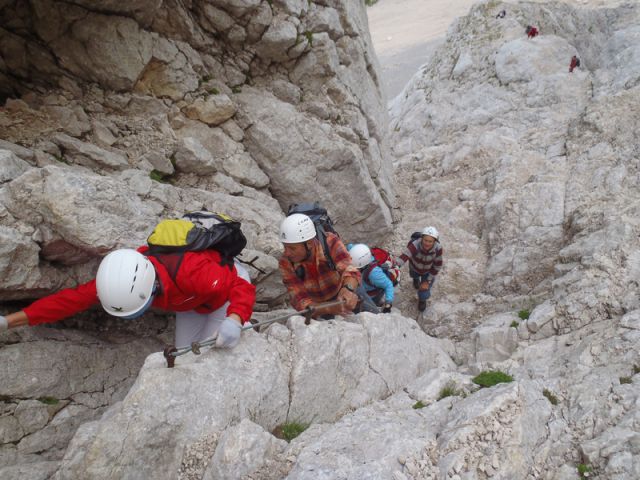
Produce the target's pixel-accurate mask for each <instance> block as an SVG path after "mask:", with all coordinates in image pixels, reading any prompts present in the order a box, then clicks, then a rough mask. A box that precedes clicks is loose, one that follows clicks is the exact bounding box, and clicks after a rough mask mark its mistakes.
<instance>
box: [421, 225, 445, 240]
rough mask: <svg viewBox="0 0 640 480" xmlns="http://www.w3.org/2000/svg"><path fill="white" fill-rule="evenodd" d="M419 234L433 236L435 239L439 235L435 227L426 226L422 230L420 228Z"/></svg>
mask: <svg viewBox="0 0 640 480" xmlns="http://www.w3.org/2000/svg"><path fill="white" fill-rule="evenodd" d="M421 234H422V235H429V236H430V237H433V238H435V239H436V240H438V236H439V235H440V234H439V233H438V230H436V227H427V228H425V229H424V230H422V232H421Z"/></svg>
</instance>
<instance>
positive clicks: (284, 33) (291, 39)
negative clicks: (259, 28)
mask: <svg viewBox="0 0 640 480" xmlns="http://www.w3.org/2000/svg"><path fill="white" fill-rule="evenodd" d="M297 41H298V31H297V29H296V26H295V25H294V24H293V23H291V22H289V21H288V20H287V19H286V17H285V16H276V17H275V18H274V19H273V20H271V25H270V26H269V28H268V29H267V31H266V32H265V33H264V35H262V38H261V39H260V42H258V43H257V44H256V52H257V54H258V56H259V57H260V58H262V59H263V60H267V61H276V62H278V61H284V60H287V59H288V55H287V50H288V49H289V48H291V47H293V46H294V45H295V44H296V42H297Z"/></svg>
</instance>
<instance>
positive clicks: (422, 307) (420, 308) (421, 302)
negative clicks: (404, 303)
mask: <svg viewBox="0 0 640 480" xmlns="http://www.w3.org/2000/svg"><path fill="white" fill-rule="evenodd" d="M426 309H427V301H426V300H419V301H418V311H420V312H424V311H425V310H426Z"/></svg>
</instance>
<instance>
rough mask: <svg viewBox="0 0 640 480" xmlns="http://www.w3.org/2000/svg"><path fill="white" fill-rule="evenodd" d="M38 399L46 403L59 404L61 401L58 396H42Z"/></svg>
mask: <svg viewBox="0 0 640 480" xmlns="http://www.w3.org/2000/svg"><path fill="white" fill-rule="evenodd" d="M38 401H39V402H41V403H44V404H45V405H57V404H58V403H59V402H60V400H58V399H57V398H56V397H40V398H38Z"/></svg>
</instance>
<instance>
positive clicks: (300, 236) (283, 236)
mask: <svg viewBox="0 0 640 480" xmlns="http://www.w3.org/2000/svg"><path fill="white" fill-rule="evenodd" d="M315 236H316V227H315V225H314V224H313V220H311V219H310V218H309V217H308V216H307V215H305V214H303V213H294V214H292V215H289V216H288V217H287V218H285V219H284V220H283V221H282V223H281V224H280V241H281V242H282V243H302V242H306V241H307V240H311V239H312V238H315Z"/></svg>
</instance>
